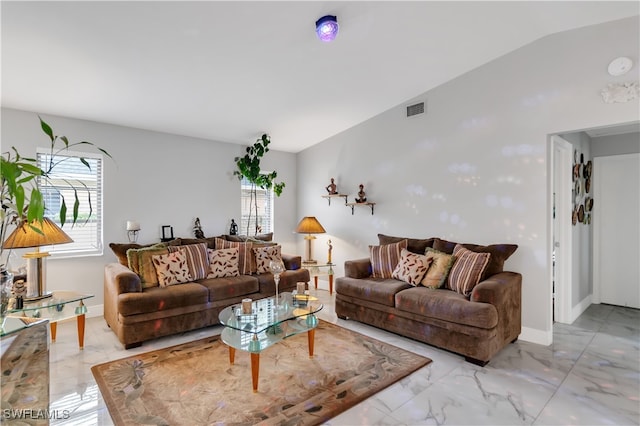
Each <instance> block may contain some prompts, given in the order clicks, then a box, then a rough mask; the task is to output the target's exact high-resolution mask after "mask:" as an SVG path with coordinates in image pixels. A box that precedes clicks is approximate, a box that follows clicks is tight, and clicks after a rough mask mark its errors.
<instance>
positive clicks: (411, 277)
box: [391, 249, 431, 286]
mask: <svg viewBox="0 0 640 426" xmlns="http://www.w3.org/2000/svg"><path fill="white" fill-rule="evenodd" d="M430 263H431V259H429V258H427V257H426V256H423V255H421V254H415V253H412V252H410V251H409V250H407V249H402V251H401V252H400V262H398V265H396V268H395V269H394V270H393V274H392V275H391V276H392V277H393V278H395V279H397V280H401V281H404V282H406V283H409V284H411V285H412V286H416V285H418V284H420V281H422V278H423V277H424V274H426V273H427V269H429V264H430Z"/></svg>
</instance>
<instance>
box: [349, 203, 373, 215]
mask: <svg viewBox="0 0 640 426" xmlns="http://www.w3.org/2000/svg"><path fill="white" fill-rule="evenodd" d="M345 205H347V206H349V207H351V214H352V215H353V210H354V207H355V206H369V207H371V214H373V206H375V205H376V203H369V202H366V203H345Z"/></svg>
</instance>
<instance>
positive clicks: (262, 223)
mask: <svg viewBox="0 0 640 426" xmlns="http://www.w3.org/2000/svg"><path fill="white" fill-rule="evenodd" d="M240 190H241V191H240V202H241V213H242V220H241V221H240V223H238V232H239V233H240V234H243V235H255V229H256V210H255V204H252V198H251V191H252V185H251V183H250V182H249V181H248V180H247V179H246V178H242V180H241V181H240ZM255 195H256V197H257V204H258V216H257V221H258V234H264V233H268V232H273V190H271V189H262V188H260V187H256V194H255ZM249 219H250V221H249V229H248V232H247V221H248V220H249Z"/></svg>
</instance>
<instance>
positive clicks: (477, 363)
mask: <svg viewBox="0 0 640 426" xmlns="http://www.w3.org/2000/svg"><path fill="white" fill-rule="evenodd" d="M464 360H465V361H467V362H470V363H471V364H475V365H477V366H480V367H484V366H485V365H487V364H488V363H489V361H480V360H479V359H475V358H471V357H469V356H466V357H464Z"/></svg>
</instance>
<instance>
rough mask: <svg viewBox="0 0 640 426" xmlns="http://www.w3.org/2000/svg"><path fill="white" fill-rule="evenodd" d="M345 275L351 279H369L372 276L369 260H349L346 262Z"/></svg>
mask: <svg viewBox="0 0 640 426" xmlns="http://www.w3.org/2000/svg"><path fill="white" fill-rule="evenodd" d="M344 275H345V276H346V277H349V278H368V277H370V276H371V261H370V260H369V258H368V257H367V258H363V259H355V260H347V261H345V262H344Z"/></svg>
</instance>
